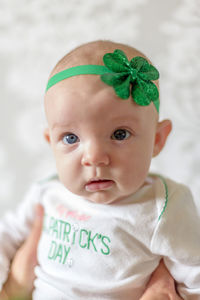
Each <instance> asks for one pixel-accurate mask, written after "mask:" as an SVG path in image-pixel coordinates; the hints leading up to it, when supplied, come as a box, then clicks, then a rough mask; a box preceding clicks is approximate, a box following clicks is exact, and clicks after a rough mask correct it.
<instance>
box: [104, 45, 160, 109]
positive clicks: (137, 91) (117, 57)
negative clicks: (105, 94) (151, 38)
mask: <svg viewBox="0 0 200 300" xmlns="http://www.w3.org/2000/svg"><path fill="white" fill-rule="evenodd" d="M103 61H104V64H105V66H106V67H107V68H108V69H109V70H110V71H111V72H110V73H105V74H103V75H101V79H102V81H103V82H104V83H106V84H108V85H110V86H113V88H114V90H115V92H116V94H117V95H118V96H119V97H120V98H122V99H128V98H129V96H130V93H131V95H132V98H133V100H134V101H135V102H136V103H137V104H139V105H142V106H146V105H149V104H150V103H151V101H153V103H154V105H155V107H156V109H157V111H158V112H159V92H158V89H157V87H156V85H155V84H154V83H153V82H152V81H151V80H157V79H158V78H159V72H158V70H157V69H156V68H155V67H154V66H152V65H151V64H149V63H148V61H147V60H146V59H145V58H143V57H141V56H136V57H134V58H132V59H131V61H130V62H129V60H128V58H127V56H126V54H125V53H124V52H123V51H122V50H119V49H116V50H115V51H114V52H113V53H107V54H105V55H104V57H103ZM130 87H131V89H130Z"/></svg>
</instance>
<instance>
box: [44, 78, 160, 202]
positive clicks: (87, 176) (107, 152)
mask: <svg viewBox="0 0 200 300" xmlns="http://www.w3.org/2000/svg"><path fill="white" fill-rule="evenodd" d="M45 101H46V113H47V119H48V124H49V129H48V133H47V138H49V140H50V143H51V146H52V149H53V152H54V155H55V159H56V165H57V170H58V174H59V178H60V181H61V182H62V183H63V184H64V186H65V187H66V188H67V189H69V190H70V191H71V192H73V193H74V194H77V195H80V196H83V197H85V198H86V199H88V200H90V201H92V202H96V203H103V204H108V203H112V202H116V201H118V200H121V199H123V198H124V197H126V196H129V195H131V194H132V193H134V192H136V191H137V190H138V189H139V188H140V187H141V186H142V185H143V184H144V182H145V178H146V176H147V173H148V171H149V166H150V162H151V158H152V155H153V152H154V141H155V134H156V126H157V113H156V110H155V107H154V105H153V104H152V103H151V105H149V106H146V107H141V106H138V105H136V104H135V103H134V102H133V101H132V99H131V98H130V99H128V100H124V101H123V100H122V99H120V98H118V97H117V96H116V95H115V92H114V90H113V89H112V88H111V87H109V86H107V85H106V84H104V83H103V82H101V80H100V78H99V76H94V75H82V76H76V77H73V78H69V79H67V80H64V81H62V82H60V83H58V84H56V85H55V86H54V87H52V88H51V89H50V90H49V91H48V92H47V94H46V99H45Z"/></svg>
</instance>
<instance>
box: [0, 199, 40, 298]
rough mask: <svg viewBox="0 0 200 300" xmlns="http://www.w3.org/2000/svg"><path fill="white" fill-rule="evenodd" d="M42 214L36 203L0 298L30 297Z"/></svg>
mask: <svg viewBox="0 0 200 300" xmlns="http://www.w3.org/2000/svg"><path fill="white" fill-rule="evenodd" d="M43 216H44V210H43V207H42V206H41V205H40V204H38V205H37V206H36V207H35V220H34V223H33V226H32V229H31V232H30V234H29V236H28V238H27V240H26V241H25V242H24V244H23V245H22V246H21V247H20V248H19V250H18V251H17V252H16V255H15V257H14V259H13V261H12V264H11V269H10V273H9V276H8V279H7V281H6V283H5V284H4V286H3V290H2V292H1V293H0V300H7V299H12V297H13V298H15V297H20V299H31V294H32V291H33V282H34V279H35V274H34V268H35V266H36V265H37V246H38V242H39V239H40V234H41V231H42V225H43Z"/></svg>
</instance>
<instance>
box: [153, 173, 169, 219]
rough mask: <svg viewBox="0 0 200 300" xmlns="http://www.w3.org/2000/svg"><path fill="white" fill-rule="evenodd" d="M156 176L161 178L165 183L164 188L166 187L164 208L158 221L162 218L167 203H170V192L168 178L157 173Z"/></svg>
mask: <svg viewBox="0 0 200 300" xmlns="http://www.w3.org/2000/svg"><path fill="white" fill-rule="evenodd" d="M156 176H158V177H159V178H160V179H161V181H162V183H163V184H164V188H165V204H164V206H163V209H162V211H161V213H160V215H159V217H158V221H160V219H161V218H162V215H163V214H164V212H165V209H166V207H167V204H168V200H169V199H168V196H169V193H168V186H167V183H166V180H165V179H164V178H163V177H162V176H161V175H156Z"/></svg>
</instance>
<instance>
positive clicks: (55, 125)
mask: <svg viewBox="0 0 200 300" xmlns="http://www.w3.org/2000/svg"><path fill="white" fill-rule="evenodd" d="M72 126H73V122H68V123H67V122H65V123H60V122H56V123H54V124H53V125H52V127H51V129H52V130H54V129H58V128H59V129H64V128H69V127H72Z"/></svg>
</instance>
